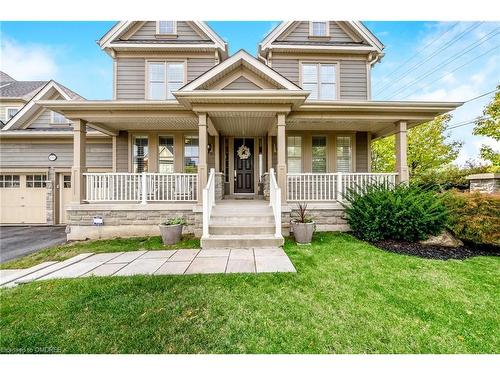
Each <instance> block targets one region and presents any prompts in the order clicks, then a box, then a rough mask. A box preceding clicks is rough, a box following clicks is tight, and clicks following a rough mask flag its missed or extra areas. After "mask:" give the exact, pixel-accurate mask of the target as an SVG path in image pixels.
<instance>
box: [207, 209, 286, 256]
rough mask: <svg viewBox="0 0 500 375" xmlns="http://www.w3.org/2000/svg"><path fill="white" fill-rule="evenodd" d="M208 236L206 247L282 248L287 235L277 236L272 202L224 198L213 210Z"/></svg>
mask: <svg viewBox="0 0 500 375" xmlns="http://www.w3.org/2000/svg"><path fill="white" fill-rule="evenodd" d="M208 233H209V235H208V237H203V238H202V239H201V247H202V249H215V248H233V249H234V248H248V247H279V246H282V245H283V242H284V240H283V236H281V235H280V236H279V237H276V236H275V225H274V216H273V211H272V209H271V207H269V202H266V201H262V200H223V201H220V202H217V203H216V206H215V207H214V208H213V209H212V215H211V217H210V223H209V227H208Z"/></svg>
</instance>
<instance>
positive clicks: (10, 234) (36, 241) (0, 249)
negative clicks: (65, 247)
mask: <svg viewBox="0 0 500 375" xmlns="http://www.w3.org/2000/svg"><path fill="white" fill-rule="evenodd" d="M64 242H66V233H65V227H64V226H59V227H30V226H23V227H21V226H19V227H17V226H16V227H0V263H4V262H6V261H8V260H11V259H16V258H20V257H22V256H24V255H28V254H31V253H34V252H37V251H39V250H42V249H45V248H47V247H51V246H55V245H58V244H61V243H64Z"/></svg>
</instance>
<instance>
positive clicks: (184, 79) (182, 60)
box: [144, 59, 187, 101]
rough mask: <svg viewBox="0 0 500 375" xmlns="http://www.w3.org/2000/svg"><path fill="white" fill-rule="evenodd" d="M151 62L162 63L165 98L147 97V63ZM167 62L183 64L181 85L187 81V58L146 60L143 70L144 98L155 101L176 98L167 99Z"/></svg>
mask: <svg viewBox="0 0 500 375" xmlns="http://www.w3.org/2000/svg"><path fill="white" fill-rule="evenodd" d="M151 63H163V66H164V68H163V69H164V74H165V99H151V98H150V97H149V64H151ZM168 63H180V64H183V65H184V77H183V83H182V85H183V86H184V85H185V84H186V83H187V59H172V60H170V59H167V60H165V59H163V60H146V64H145V72H144V78H145V79H144V81H145V86H146V87H145V92H144V96H145V99H146V100H155V101H161V100H177V99H175V97H174V98H171V99H168V98H167V96H168V76H167V64H168Z"/></svg>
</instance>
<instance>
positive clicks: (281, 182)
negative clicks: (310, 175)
mask: <svg viewBox="0 0 500 375" xmlns="http://www.w3.org/2000/svg"><path fill="white" fill-rule="evenodd" d="M285 125H286V122H285V114H284V113H278V137H277V141H278V164H277V165H276V169H277V172H276V173H277V182H278V186H279V187H280V189H281V202H283V203H286V134H285Z"/></svg>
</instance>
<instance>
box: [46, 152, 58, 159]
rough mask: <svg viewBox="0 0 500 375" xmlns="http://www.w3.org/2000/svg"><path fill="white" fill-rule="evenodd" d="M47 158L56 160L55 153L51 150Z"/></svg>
mask: <svg viewBox="0 0 500 375" xmlns="http://www.w3.org/2000/svg"><path fill="white" fill-rule="evenodd" d="M47 158H48V159H49V161H56V160H57V155H56V154H54V153H53V152H51V153H50V154H49V156H48V157H47Z"/></svg>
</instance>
